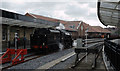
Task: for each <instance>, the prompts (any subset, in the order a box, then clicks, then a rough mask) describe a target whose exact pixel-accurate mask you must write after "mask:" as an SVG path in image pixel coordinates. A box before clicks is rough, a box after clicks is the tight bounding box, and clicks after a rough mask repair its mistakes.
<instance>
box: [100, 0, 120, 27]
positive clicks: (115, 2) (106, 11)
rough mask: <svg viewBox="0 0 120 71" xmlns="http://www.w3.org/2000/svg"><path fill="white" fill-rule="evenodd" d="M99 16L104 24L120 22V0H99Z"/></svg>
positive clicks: (115, 24)
mask: <svg viewBox="0 0 120 71" xmlns="http://www.w3.org/2000/svg"><path fill="white" fill-rule="evenodd" d="M98 1H99V2H98V17H99V19H100V21H101V22H102V23H103V24H104V25H106V26H107V25H111V26H118V25H119V24H120V0H98Z"/></svg>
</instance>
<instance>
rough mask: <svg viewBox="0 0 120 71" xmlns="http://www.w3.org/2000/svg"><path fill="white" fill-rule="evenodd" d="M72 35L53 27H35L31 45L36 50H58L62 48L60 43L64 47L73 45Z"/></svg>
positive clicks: (31, 36)
mask: <svg viewBox="0 0 120 71" xmlns="http://www.w3.org/2000/svg"><path fill="white" fill-rule="evenodd" d="M72 42H73V41H72V38H71V35H70V34H69V33H68V32H66V31H64V30H56V29H51V28H39V29H35V31H34V34H31V35H30V47H31V49H33V50H36V51H40V52H43V51H46V52H49V51H56V50H58V49H59V48H60V46H59V45H60V44H62V45H63V47H64V48H70V47H72Z"/></svg>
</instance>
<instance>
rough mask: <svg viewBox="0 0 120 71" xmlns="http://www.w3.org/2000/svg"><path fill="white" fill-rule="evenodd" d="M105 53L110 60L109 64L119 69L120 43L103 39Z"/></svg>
mask: <svg viewBox="0 0 120 71" xmlns="http://www.w3.org/2000/svg"><path fill="white" fill-rule="evenodd" d="M104 44H105V49H104V50H105V54H106V56H107V58H108V60H109V61H110V64H111V65H112V66H113V67H114V68H115V69H116V70H117V71H120V45H119V44H116V43H114V42H111V41H110V40H105V43H104Z"/></svg>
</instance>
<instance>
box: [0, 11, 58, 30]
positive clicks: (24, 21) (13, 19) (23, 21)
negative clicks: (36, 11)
mask: <svg viewBox="0 0 120 71" xmlns="http://www.w3.org/2000/svg"><path fill="white" fill-rule="evenodd" d="M0 12H1V15H0V18H2V22H0V24H7V25H10V26H25V27H36V28H48V27H55V26H59V23H58V22H52V21H47V20H43V19H35V18H31V17H28V16H25V15H21V14H17V13H13V12H8V11H5V10H0Z"/></svg>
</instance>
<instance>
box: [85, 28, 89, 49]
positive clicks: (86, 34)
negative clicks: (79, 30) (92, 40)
mask: <svg viewBox="0 0 120 71" xmlns="http://www.w3.org/2000/svg"><path fill="white" fill-rule="evenodd" d="M88 29H89V28H88V27H87V29H86V30H85V36H86V47H87V39H88V37H87V36H88V33H87V32H88Z"/></svg>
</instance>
